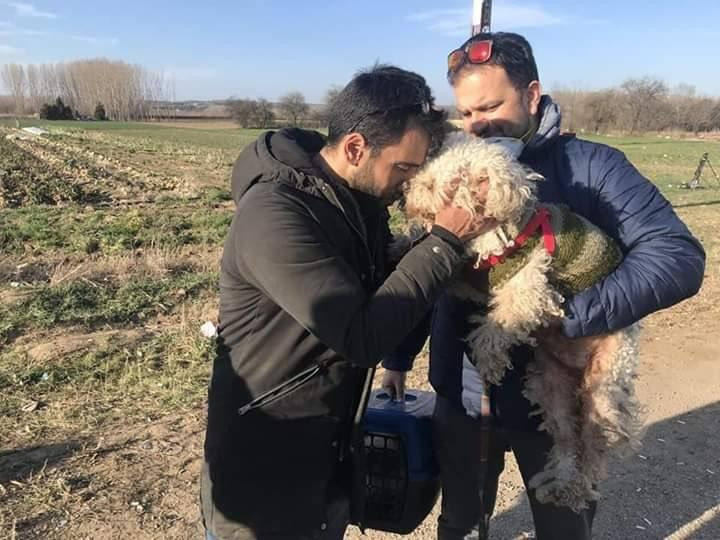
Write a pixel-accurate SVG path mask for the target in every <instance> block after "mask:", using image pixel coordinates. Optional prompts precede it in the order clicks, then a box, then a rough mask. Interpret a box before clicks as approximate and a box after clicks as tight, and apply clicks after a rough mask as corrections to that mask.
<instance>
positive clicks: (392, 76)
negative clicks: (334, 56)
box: [328, 64, 447, 152]
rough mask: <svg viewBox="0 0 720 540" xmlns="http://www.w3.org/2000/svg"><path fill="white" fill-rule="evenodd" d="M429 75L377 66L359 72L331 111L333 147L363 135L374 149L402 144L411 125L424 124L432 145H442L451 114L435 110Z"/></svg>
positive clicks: (340, 94)
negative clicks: (350, 136)
mask: <svg viewBox="0 0 720 540" xmlns="http://www.w3.org/2000/svg"><path fill="white" fill-rule="evenodd" d="M434 104H435V98H434V97H433V95H432V91H431V90H430V87H429V86H428V85H427V83H426V82H425V79H424V78H423V77H422V76H420V75H418V74H417V73H413V72H412V71H406V70H404V69H400V68H398V67H395V66H391V65H383V64H376V65H375V66H373V67H372V68H370V69H367V70H363V71H360V72H358V73H357V74H356V75H355V76H354V77H353V79H352V80H351V81H350V82H349V83H348V84H347V86H345V88H343V89H342V90H341V91H340V93H339V94H338V95H337V96H336V97H335V98H334V99H333V100H332V102H331V104H330V106H329V110H328V145H330V146H334V145H336V144H337V143H338V142H340V140H341V139H342V138H343V137H344V136H345V135H348V134H349V133H360V134H361V135H363V137H365V140H366V141H367V144H368V146H370V148H371V149H372V151H373V152H379V151H380V150H382V149H383V148H385V147H386V146H389V145H391V144H395V143H397V142H398V141H399V140H400V139H401V138H402V136H403V135H404V134H405V132H406V130H407V129H408V125H409V124H411V123H412V124H415V125H419V126H421V127H422V128H423V129H425V131H426V132H427V133H428V135H429V136H430V139H431V148H432V149H436V148H438V147H439V146H440V144H441V143H442V138H443V133H444V125H445V119H446V117H447V113H446V112H445V111H444V110H442V109H438V108H435V106H434Z"/></svg>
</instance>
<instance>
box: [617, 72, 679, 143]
mask: <svg viewBox="0 0 720 540" xmlns="http://www.w3.org/2000/svg"><path fill="white" fill-rule="evenodd" d="M620 88H621V90H622V91H623V93H624V95H625V100H626V104H627V107H628V110H629V131H630V133H635V132H636V131H637V130H638V128H645V129H642V131H645V130H647V129H650V128H652V127H653V125H654V124H656V119H654V118H653V115H654V114H655V113H657V112H658V108H659V105H660V104H661V103H662V102H663V101H664V100H665V98H666V97H667V93H668V89H667V86H665V83H664V82H662V81H660V80H658V79H652V78H650V77H643V78H642V79H628V80H626V81H625V82H624V83H623V84H622V85H621V86H620Z"/></svg>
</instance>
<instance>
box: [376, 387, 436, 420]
mask: <svg viewBox="0 0 720 540" xmlns="http://www.w3.org/2000/svg"><path fill="white" fill-rule="evenodd" d="M434 407H435V394H434V393H433V392H424V391H422V390H408V391H406V392H405V401H395V400H394V399H392V396H391V395H390V394H389V393H388V392H387V391H385V390H374V391H373V393H372V396H371V397H370V401H369V402H368V411H370V410H373V411H377V412H382V414H383V415H393V414H396V415H402V416H408V415H409V416H415V417H424V416H432V413H433V408H434Z"/></svg>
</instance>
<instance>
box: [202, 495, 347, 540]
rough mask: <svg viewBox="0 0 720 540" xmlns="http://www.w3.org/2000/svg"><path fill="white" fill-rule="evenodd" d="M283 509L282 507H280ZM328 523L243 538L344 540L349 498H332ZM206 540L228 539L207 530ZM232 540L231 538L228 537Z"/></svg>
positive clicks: (257, 539)
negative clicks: (292, 530)
mask: <svg viewBox="0 0 720 540" xmlns="http://www.w3.org/2000/svg"><path fill="white" fill-rule="evenodd" d="M280 510H282V509H280ZM327 519H328V521H327V523H323V526H322V527H321V528H319V529H317V530H315V531H311V532H307V533H293V534H253V533H248V534H249V536H247V537H243V538H248V540H249V539H250V538H253V539H254V540H342V539H343V538H344V537H345V530H346V529H347V528H348V525H349V524H350V503H349V501H348V499H347V498H345V497H340V498H336V499H334V500H332V501H331V502H330V503H329V504H328V507H327ZM278 520H282V512H281V511H278ZM205 540H226V539H223V538H220V537H218V536H215V535H214V534H212V533H211V532H210V531H207V530H206V531H205ZM227 540H230V539H227Z"/></svg>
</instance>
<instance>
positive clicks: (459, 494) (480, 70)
mask: <svg viewBox="0 0 720 540" xmlns="http://www.w3.org/2000/svg"><path fill="white" fill-rule="evenodd" d="M448 80H449V82H450V84H451V85H452V87H453V90H454V93H455V98H456V105H457V108H458V111H459V112H460V114H461V115H462V120H463V128H464V130H465V131H466V132H468V133H471V134H474V135H476V136H479V137H510V138H513V139H516V140H518V141H520V143H519V144H520V145H521V146H522V148H523V149H522V153H521V154H520V157H519V159H520V161H521V162H522V163H524V164H526V165H528V166H529V167H531V168H532V169H533V170H535V171H537V172H538V173H540V174H542V175H543V176H544V177H545V179H546V180H545V181H543V182H540V184H539V185H538V197H539V199H540V201H544V202H548V203H559V204H566V205H568V206H569V207H570V209H571V210H572V211H573V212H575V213H577V214H580V215H581V216H583V217H585V218H587V219H588V220H589V221H591V222H592V223H593V224H595V225H596V226H598V227H600V228H601V229H602V230H603V231H604V232H605V233H606V234H608V235H609V236H611V237H612V238H613V239H614V240H615V241H616V242H617V244H618V245H619V246H620V247H621V249H622V252H623V261H622V263H621V264H620V265H619V266H618V267H617V269H616V270H615V271H614V272H613V273H611V274H610V275H609V276H608V277H607V278H605V279H604V280H601V281H600V282H599V283H598V284H596V285H595V286H593V287H591V288H589V289H587V290H586V291H584V292H581V293H579V294H577V295H575V296H574V297H573V298H569V299H567V301H566V304H565V306H564V312H565V317H564V319H562V320H561V321H559V325H558V327H557V328H555V329H553V330H551V331H548V332H545V333H544V334H543V335H540V336H538V339H539V340H540V342H541V345H542V346H543V347H545V348H546V349H548V350H550V351H552V350H562V349H563V347H565V346H568V344H569V343H570V341H569V340H572V339H573V338H580V337H585V336H593V335H601V334H606V333H610V332H614V331H616V330H619V329H622V328H625V327H627V326H629V325H631V324H632V323H635V322H637V321H639V320H640V319H642V318H643V317H645V316H647V315H649V314H650V313H652V312H654V311H657V310H660V309H663V308H666V307H669V306H671V305H673V304H675V303H677V302H680V301H682V300H684V299H686V298H688V297H690V296H692V295H694V294H695V293H696V292H697V291H698V289H699V287H700V285H701V282H702V278H703V271H704V264H705V254H704V252H703V250H702V247H701V246H700V244H699V243H698V242H697V241H696V240H695V239H694V238H693V236H692V235H691V234H690V232H689V231H688V229H687V228H686V226H685V225H684V224H683V223H682V222H681V221H680V219H679V218H678V217H677V215H676V214H675V213H674V211H673V209H672V207H671V206H670V203H669V202H668V201H667V200H666V199H665V198H664V197H663V196H662V195H661V194H660V193H659V192H658V190H657V188H656V187H655V186H654V185H653V184H652V183H651V182H650V181H648V180H647V179H645V178H644V177H643V176H642V175H641V174H640V173H639V172H638V171H637V170H636V169H635V168H634V167H633V165H632V164H630V162H629V161H627V159H626V158H625V157H624V156H623V154H622V153H620V152H618V151H617V150H614V149H612V148H609V147H607V146H604V145H601V144H596V143H591V142H588V141H582V140H579V139H576V138H575V137H574V136H569V135H562V134H561V129H560V111H559V109H558V107H557V105H556V104H555V103H554V102H553V101H552V99H551V98H550V96H547V95H543V94H542V91H541V86H540V82H539V78H538V72H537V67H536V65H535V60H534V57H533V53H532V49H531V47H530V45H529V43H528V42H527V41H526V40H525V39H524V38H523V37H522V36H519V35H517V34H512V33H502V32H498V33H488V34H479V35H476V36H474V37H473V38H471V39H470V40H468V41H466V42H465V43H463V44H462V45H461V46H460V47H459V48H458V49H457V50H455V51H452V52H451V53H450V55H449V56H448ZM484 279H485V280H486V276H484V275H483V274H481V273H478V274H477V275H476V276H475V278H474V281H476V284H477V285H478V286H480V287H482V286H483V280H484ZM485 286H486V284H485ZM466 307H467V306H465V305H464V304H463V303H462V302H461V301H459V300H457V299H455V298H453V297H451V296H450V295H444V296H443V297H442V298H441V299H440V301H439V302H438V304H437V306H436V309H435V311H434V314H433V318H432V326H431V330H430V335H431V341H430V382H431V383H432V385H433V387H434V389H435V391H436V392H437V394H438V397H437V405H436V409H435V415H434V434H435V446H436V454H437V457H438V461H439V464H440V471H441V481H442V487H443V501H442V514H441V516H440V519H439V523H438V538H439V539H440V540H460V539H484V538H487V537H488V525H489V521H490V517H491V515H492V513H493V509H494V505H495V497H496V493H497V487H498V478H499V476H500V473H501V472H502V470H503V467H504V453H505V452H506V451H507V450H512V451H513V453H514V454H515V458H516V459H517V462H518V465H519V468H520V472H521V474H522V477H523V480H524V481H525V484H526V486H527V483H528V481H529V479H530V478H532V477H533V476H534V475H535V474H536V473H538V472H540V471H541V470H542V469H543V468H544V466H545V462H546V454H547V452H548V450H549V449H550V448H551V446H552V441H551V440H550V438H549V436H548V435H547V434H546V433H545V432H544V431H541V430H540V429H539V423H540V417H539V416H537V415H533V416H531V412H532V410H533V408H532V405H531V404H530V402H529V401H528V400H527V399H526V398H525V397H524V396H523V381H524V376H525V370H526V366H527V364H528V363H529V362H530V361H531V360H532V356H533V351H532V349H531V348H529V347H517V348H516V349H514V350H513V351H512V361H513V368H514V369H512V370H510V371H509V372H508V373H507V375H506V376H505V378H504V379H503V380H502V382H501V384H500V385H499V386H491V387H490V388H481V387H482V383H481V381H478V380H477V379H473V372H474V369H463V356H464V353H465V344H464V337H465V336H466V335H467V330H468V329H467V326H466V325H467V323H466V320H467V317H466ZM415 333H416V334H417V335H418V336H422V335H423V333H422V331H416V332H415ZM420 341H422V339H420V340H418V344H419V343H420ZM384 365H385V367H386V368H388V369H389V371H388V372H387V373H386V375H385V379H384V383H383V384H384V386H388V387H390V388H393V389H395V391H396V392H397V393H402V391H403V389H404V381H405V371H406V370H407V369H409V367H410V365H411V358H408V357H405V358H400V357H394V358H393V359H391V360H386V362H385V363H384ZM466 367H467V366H466ZM485 396H487V398H489V399H487V398H486V397H485ZM481 410H482V411H484V414H481V415H480V417H479V418H476V417H477V416H478V414H477V413H478V412H479V411H481ZM488 424H489V425H490V428H489V429H490V432H489V436H486V433H487V432H486V431H484V430H485V429H487V426H488ZM528 497H529V500H530V507H531V510H532V514H533V519H534V522H535V529H536V534H537V538H538V539H539V540H566V539H573V540H581V539H587V538H590V536H591V528H592V521H593V517H594V513H595V504H594V503H591V504H590V505H589V507H588V508H587V509H586V510H583V511H581V512H578V513H575V512H573V511H571V510H570V509H568V508H563V507H558V506H555V505H552V504H543V503H540V502H539V501H538V500H537V499H536V498H535V497H534V493H533V490H532V489H528Z"/></svg>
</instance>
